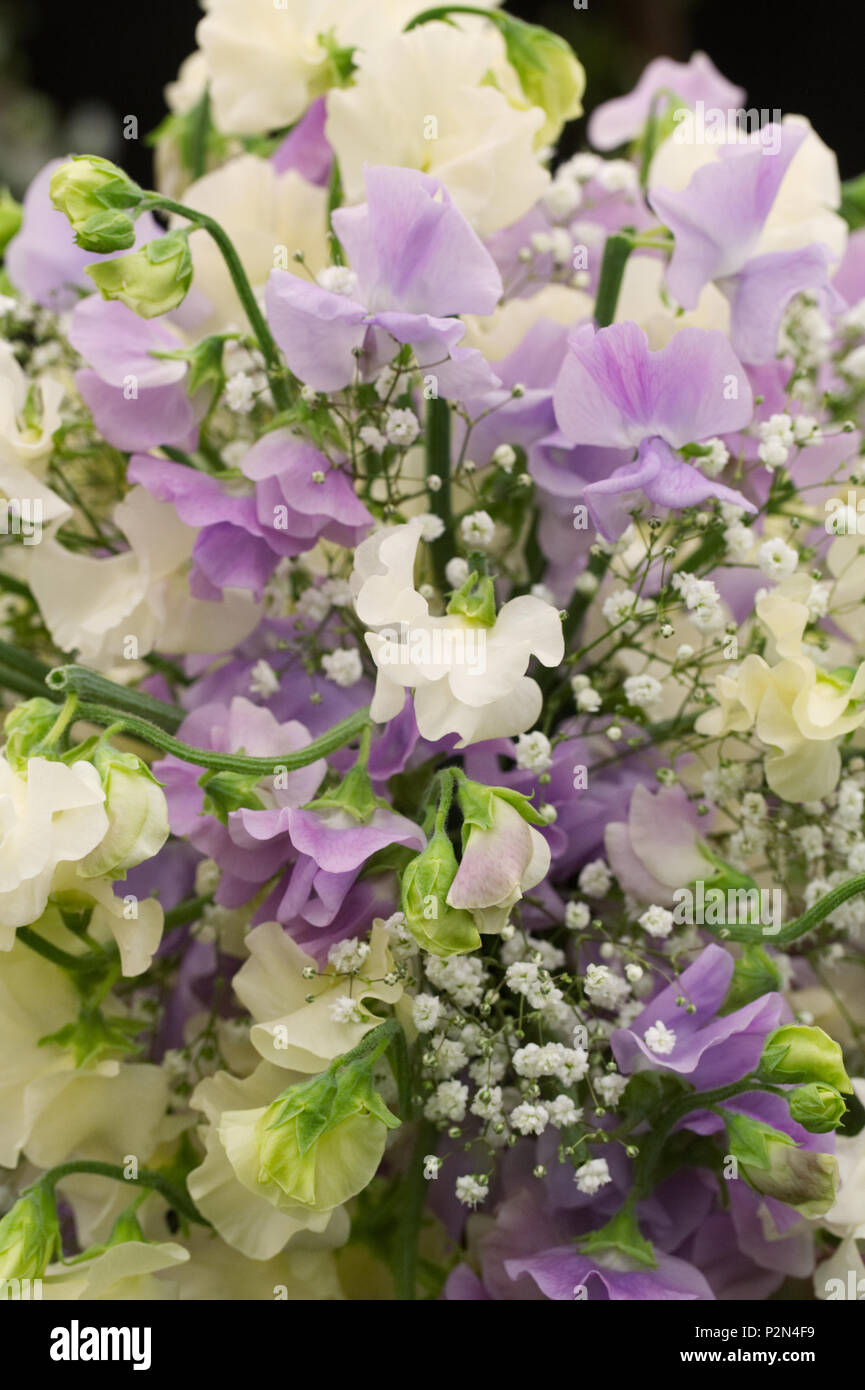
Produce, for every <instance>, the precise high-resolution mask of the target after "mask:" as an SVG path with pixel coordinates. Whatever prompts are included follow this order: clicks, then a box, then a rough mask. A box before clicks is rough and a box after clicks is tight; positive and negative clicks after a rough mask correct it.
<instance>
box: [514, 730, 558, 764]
mask: <svg viewBox="0 0 865 1390" xmlns="http://www.w3.org/2000/svg"><path fill="white" fill-rule="evenodd" d="M515 759H516V764H517V767H518V768H521V769H522V770H523V771H524V772H546V771H547V770H548V768H550V767H551V766H552V762H553V752H552V745H551V744H550V740H549V739H548V738H547V736H546V734H542V733H541V731H540V729H535V730H534V731H533V732H532V733H530V734H520V735H519V737H518V738H517V743H516V751H515Z"/></svg>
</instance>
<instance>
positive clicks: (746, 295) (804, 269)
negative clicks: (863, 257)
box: [721, 242, 844, 363]
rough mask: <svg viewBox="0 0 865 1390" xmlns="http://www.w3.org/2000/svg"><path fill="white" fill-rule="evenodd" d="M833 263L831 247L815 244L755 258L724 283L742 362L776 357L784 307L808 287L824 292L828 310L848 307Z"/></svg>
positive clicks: (734, 334) (731, 334)
mask: <svg viewBox="0 0 865 1390" xmlns="http://www.w3.org/2000/svg"><path fill="white" fill-rule="evenodd" d="M831 263H832V255H831V252H830V251H829V248H828V247H827V246H824V245H823V243H822V242H814V243H812V244H811V245H810V246H803V247H802V248H801V249H800V250H798V251H775V252H771V253H769V254H768V255H766V256H755V257H754V259H753V260H750V261H748V263H747V264H746V265H745V266H744V267H743V268H742V270H741V271H740V272H739V274H738V275H737V276H735V278H734V280H733V281H732V283H731V284H730V285H729V286H727V285H724V284H723V283H722V284H721V288H722V289H724V290H726V292H727V294H728V297H729V299H730V301H731V304H732V317H731V323H730V337H731V339H732V342H733V346H734V348H735V349H736V352H737V353H738V354H739V356H740V357H741V358H742V360H743V362H755V363H762V362H771V361H772V360H773V359H774V358H775V356H776V354H777V351H778V334H779V332H780V329H781V320H782V318H783V317H784V311H785V310H786V308H787V305H788V304H789V303H790V300H791V299H792V298H793V297H794V295H797V294H800V293H801V292H802V291H803V290H818V291H821V292H822V296H823V298H824V304H823V306H822V307H823V308H824V309H829V310H830V311H832V312H837V310H838V309H839V308H843V307H844V306H843V301H842V300H841V297H840V295H838V293H837V291H835V290H833V289H832V286H831V285H830V282H829V276H830V266H831ZM827 298H828V300H829V302H828V303H826V302H825V301H826V299H827Z"/></svg>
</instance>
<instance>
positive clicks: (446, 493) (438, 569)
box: [425, 396, 453, 593]
mask: <svg viewBox="0 0 865 1390" xmlns="http://www.w3.org/2000/svg"><path fill="white" fill-rule="evenodd" d="M425 450H426V475H427V477H428V478H430V477H433V476H435V477H438V478H439V479H440V481H441V487H440V488H439V490H438V492H434V491H433V490H432V489H430V490H429V496H430V509H431V511H432V513H433V516H437V517H438V518H439V520H440V521H441V522H442V525H443V526H444V528H445V529H444V531H443V532H442V534H441V535H440V536H439V537H438V539H437V540H434V541H433V542H432V543H431V545H430V551H431V554H432V561H433V569H434V571H435V580H436V585H437V587H438V588H439V589H440V590H441V592H442V593H444V592H445V590H446V589H447V587H448V582H447V576H446V575H445V566H446V565H447V562H448V560H449V559H450V556H451V553H452V549H453V538H452V535H451V530H452V526H453V516H452V513H451V412H450V406H449V405H448V403H447V401H445V400H442V399H440V398H439V397H438V396H436V397H433V399H432V400H430V401H428V402H427V411H426V438H425Z"/></svg>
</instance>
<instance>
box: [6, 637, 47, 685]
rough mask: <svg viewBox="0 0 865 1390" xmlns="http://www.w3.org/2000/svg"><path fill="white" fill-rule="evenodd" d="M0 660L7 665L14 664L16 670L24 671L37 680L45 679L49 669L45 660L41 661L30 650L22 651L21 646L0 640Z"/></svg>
mask: <svg viewBox="0 0 865 1390" xmlns="http://www.w3.org/2000/svg"><path fill="white" fill-rule="evenodd" d="M0 661H2V662H3V663H4V665H6V666H13V667H14V668H15V670H16V671H22V672H23V673H24V674H25V675H27V676H30V677H31V678H32V679H33V680H35V681H39V680H44V679H45V677H46V676H47V674H48V670H49V668H48V667H47V666H46V665H45V662H44V661H40V660H39V658H38V657H36V656H33V655H32V654H31V653H30V652H25V651H22V650H21V648H20V647H14V646H13V645H12V643H11V642H0Z"/></svg>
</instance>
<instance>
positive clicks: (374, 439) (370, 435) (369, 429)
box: [358, 425, 388, 454]
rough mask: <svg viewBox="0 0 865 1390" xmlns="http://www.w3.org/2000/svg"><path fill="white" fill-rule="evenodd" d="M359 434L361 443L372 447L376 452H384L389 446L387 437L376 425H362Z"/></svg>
mask: <svg viewBox="0 0 865 1390" xmlns="http://www.w3.org/2000/svg"><path fill="white" fill-rule="evenodd" d="M358 436H359V438H360V442H361V444H363V445H364V447H365V448H367V449H372V451H373V453H375V454H383V453H384V451H385V449H386V448H387V443H388V442H387V439H386V438H385V436H384V435H383V434H382V432H381V430H379V429H376V427H375V425H362V426H361V428H360V429H359V430H358Z"/></svg>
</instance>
